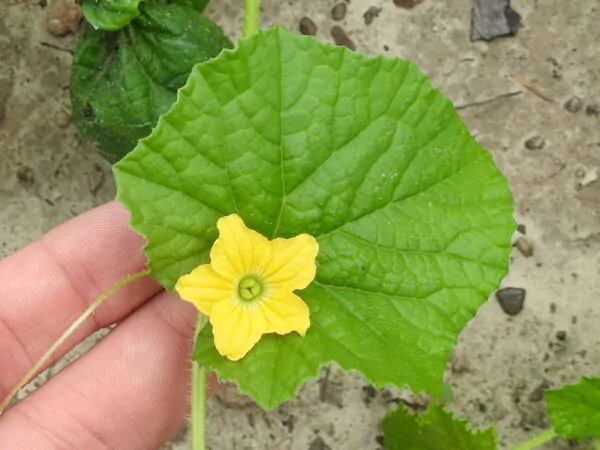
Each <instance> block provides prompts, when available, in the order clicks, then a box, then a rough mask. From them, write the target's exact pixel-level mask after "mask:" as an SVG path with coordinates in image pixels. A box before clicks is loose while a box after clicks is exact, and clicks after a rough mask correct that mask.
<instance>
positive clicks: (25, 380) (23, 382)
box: [0, 270, 150, 414]
mask: <svg viewBox="0 0 600 450" xmlns="http://www.w3.org/2000/svg"><path fill="white" fill-rule="evenodd" d="M146 275H150V271H149V270H144V271H142V272H138V273H134V274H133V275H129V276H128V277H126V278H123V279H122V280H120V281H117V282H116V283H115V284H113V285H112V286H111V287H110V288H108V290H106V291H104V292H103V293H102V294H100V297H98V298H97V299H96V300H94V302H93V303H92V304H91V305H90V306H88V307H87V309H86V310H85V311H84V312H83V314H81V315H80V316H79V317H78V318H77V319H75V321H74V322H73V323H72V324H71V326H70V327H69V328H67V331H65V332H64V333H63V334H62V336H61V337H59V338H58V339H57V340H56V342H54V344H52V346H51V347H50V348H49V349H48V351H46V353H44V354H43V355H42V357H41V358H40V359H39V360H38V362H36V363H35V365H34V366H33V367H32V368H31V370H29V372H27V373H26V374H25V376H24V377H23V378H21V380H19V382H18V383H17V385H16V386H15V387H14V388H13V389H12V390H11V391H10V392H9V393H8V395H7V396H6V398H5V399H4V400H3V401H2V403H0V414H2V411H3V410H4V408H6V407H7V406H8V404H9V403H10V402H11V401H12V399H13V398H14V396H15V395H17V394H18V393H19V391H20V390H21V389H22V388H23V387H24V386H25V385H26V384H27V383H29V381H30V380H31V379H32V378H33V377H34V376H35V375H37V373H38V372H39V371H40V370H41V369H42V367H44V365H46V363H47V362H48V361H49V360H50V358H51V357H52V355H53V354H54V353H55V352H56V350H58V348H59V347H60V346H61V345H62V344H64V342H65V341H66V340H67V339H68V338H69V337H70V336H71V335H72V334H73V333H74V332H75V330H76V329H77V328H79V326H80V325H81V324H82V323H83V322H85V321H86V319H87V318H88V317H89V316H91V315H92V314H93V313H94V311H96V309H98V307H100V305H102V303H104V301H105V300H106V299H107V298H108V297H110V296H111V295H112V294H114V293H115V291H117V290H119V289H120V288H122V287H123V286H125V285H126V284H129V283H131V282H132V281H135V280H137V279H138V278H142V277H145V276H146Z"/></svg>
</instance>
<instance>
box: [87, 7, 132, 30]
mask: <svg viewBox="0 0 600 450" xmlns="http://www.w3.org/2000/svg"><path fill="white" fill-rule="evenodd" d="M141 1H142V0H83V4H82V5H81V9H82V11H83V16H84V17H85V18H86V20H87V21H88V22H89V23H91V24H92V26H93V27H94V28H96V29H100V30H106V31H116V30H120V29H121V28H123V27H124V26H126V25H127V24H128V23H129V22H131V21H132V20H133V19H135V18H136V17H137V16H139V14H140V12H139V11H138V5H139V3H140V2H141Z"/></svg>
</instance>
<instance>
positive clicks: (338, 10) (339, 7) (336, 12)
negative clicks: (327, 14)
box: [331, 2, 348, 21]
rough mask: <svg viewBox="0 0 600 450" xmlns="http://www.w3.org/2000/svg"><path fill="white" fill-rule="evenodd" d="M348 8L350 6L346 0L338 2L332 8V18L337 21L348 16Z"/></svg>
mask: <svg viewBox="0 0 600 450" xmlns="http://www.w3.org/2000/svg"><path fill="white" fill-rule="evenodd" d="M347 10H348V6H347V5H346V3H345V2H340V3H337V4H335V5H333V8H331V18H332V19H333V20H337V21H340V20H343V19H344V17H346V11H347Z"/></svg>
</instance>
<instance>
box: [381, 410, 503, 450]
mask: <svg viewBox="0 0 600 450" xmlns="http://www.w3.org/2000/svg"><path fill="white" fill-rule="evenodd" d="M467 425H468V422H467V421H466V420H458V419H455V418H454V417H452V414H451V413H449V412H446V411H444V408H443V407H442V406H441V405H438V404H432V405H430V406H429V408H428V409H427V412H426V413H424V414H412V413H410V412H409V411H408V409H407V408H405V407H404V406H399V407H398V408H397V409H396V410H394V411H392V412H391V413H389V414H388V415H387V416H386V417H385V419H383V423H382V428H383V444H384V445H385V448H386V449H387V450H441V449H443V450H495V449H496V436H495V433H494V429H493V428H488V429H486V430H471V429H469V427H468V426H467Z"/></svg>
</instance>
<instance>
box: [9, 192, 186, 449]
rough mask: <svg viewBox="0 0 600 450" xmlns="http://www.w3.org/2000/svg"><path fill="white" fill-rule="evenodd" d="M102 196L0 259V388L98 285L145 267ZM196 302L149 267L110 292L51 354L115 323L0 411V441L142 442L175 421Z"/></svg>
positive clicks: (158, 438)
mask: <svg viewBox="0 0 600 450" xmlns="http://www.w3.org/2000/svg"><path fill="white" fill-rule="evenodd" d="M128 223H129V216H128V214H127V213H126V212H125V211H124V209H123V208H122V206H120V205H119V204H118V203H114V202H113V203H110V204H108V205H104V206H102V207H99V208H97V209H95V210H93V211H90V212H88V213H86V214H83V215H82V216H79V217H77V218H75V219H72V220H70V221H69V222H67V223H65V224H63V225H61V226H59V227H58V228H56V229H54V230H53V231H51V232H49V233H48V234H46V235H45V236H43V237H42V238H40V239H39V240H37V241H36V242H34V243H32V244H31V245H29V246H27V247H26V248H24V249H22V250H20V251H18V252H17V253H15V254H14V255H11V256H9V257H7V258H5V259H4V260H2V261H0V400H2V399H3V398H4V397H5V396H6V395H7V394H8V392H9V391H10V390H11V389H12V388H13V386H14V385H15V384H17V382H18V381H19V379H20V378H21V377H22V376H23V375H24V374H25V373H26V372H27V371H28V370H29V369H30V368H31V367H32V366H33V365H34V364H35V362H36V361H37V360H38V359H39V358H40V357H41V356H42V355H43V354H44V353H45V352H46V350H47V349H48V348H49V347H50V345H51V344H52V343H53V342H54V341H55V340H56V339H57V338H58V337H59V336H60V335H61V334H62V333H63V331H65V330H66V329H67V328H68V326H69V325H70V324H71V323H72V322H73V320H75V319H76V318H77V317H78V316H79V315H80V314H81V313H82V312H83V311H84V310H85V308H86V307H87V306H88V305H89V304H90V303H91V302H92V301H93V300H94V299H95V298H97V297H98V296H99V294H100V293H101V292H103V291H105V290H106V289H108V288H109V287H110V286H112V285H113V284H114V283H115V282H116V281H118V280H120V279H122V278H124V277H126V276H127V275H131V274H133V273H136V272H140V271H142V270H143V269H144V265H145V258H144V256H143V254H142V252H141V246H142V245H143V240H142V238H141V237H140V236H138V235H136V234H135V233H134V232H133V231H131V230H130V229H129V226H128ZM195 320H196V310H195V308H194V306H193V305H191V304H189V303H187V302H183V301H179V300H178V298H177V297H176V296H174V295H172V294H168V293H165V292H164V291H163V290H162V289H161V287H160V286H159V285H158V284H157V283H156V282H154V281H153V280H152V279H150V278H149V277H146V278H143V279H140V280H137V281H135V282H132V283H131V284H128V285H126V286H125V287H123V288H121V289H120V290H118V291H117V292H116V293H115V294H114V295H113V297H111V298H109V299H108V300H107V301H106V302H105V303H104V304H103V305H102V306H101V307H100V308H99V309H98V310H97V311H96V313H95V314H94V315H93V316H92V317H91V318H90V319H88V320H87V321H86V322H85V323H84V324H83V325H82V326H81V327H80V328H78V329H77V331H76V332H75V333H74V334H73V335H72V336H71V337H70V338H69V339H68V340H67V342H66V343H65V344H64V345H63V346H61V348H60V349H59V351H58V352H57V353H56V354H55V355H53V358H52V359H51V362H54V361H56V360H57V359H58V358H60V356H62V355H63V354H65V353H66V352H67V351H69V350H70V349H71V348H73V347H74V346H75V345H76V344H77V343H78V342H81V341H82V340H83V339H85V338H86V337H87V336H89V335H90V334H91V333H93V332H94V331H96V330H98V329H100V328H104V327H107V326H109V325H111V324H114V323H117V322H118V323H119V325H118V326H117V327H116V329H115V330H113V331H112V332H111V333H110V334H109V335H108V336H106V337H105V338H104V339H102V341H101V342H99V343H98V345H97V346H95V347H94V348H93V349H92V350H90V351H89V352H88V353H86V354H85V355H84V356H82V357H81V358H80V359H79V360H77V361H76V362H75V363H73V364H72V365H71V366H69V367H67V368H66V369H65V370H64V371H62V372H60V373H59V374H58V375H56V376H55V377H53V378H52V379H50V380H49V381H48V383H46V384H45V385H44V386H43V387H41V388H40V389H38V390H37V391H35V392H33V393H32V394H31V395H29V396H28V397H27V398H26V399H25V400H23V401H21V402H19V403H17V404H16V405H15V406H13V407H12V408H9V409H7V410H6V411H5V412H4V413H3V414H2V415H1V416H0V449H10V450H18V449H28V450H29V449H43V450H47V449H83V448H85V449H98V448H111V449H127V450H134V449H144V450H147V449H153V448H158V447H160V445H161V444H163V443H164V442H165V441H167V440H168V439H169V438H170V437H172V436H173V435H174V434H175V433H176V432H177V431H178V430H179V429H180V428H181V427H182V425H183V424H184V422H185V416H186V413H187V409H188V392H189V372H190V371H189V366H190V363H189V355H190V352H191V349H192V342H193V334H194V324H195Z"/></svg>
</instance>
